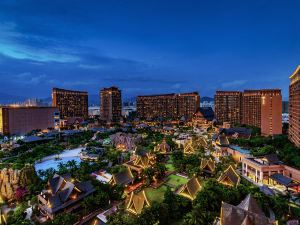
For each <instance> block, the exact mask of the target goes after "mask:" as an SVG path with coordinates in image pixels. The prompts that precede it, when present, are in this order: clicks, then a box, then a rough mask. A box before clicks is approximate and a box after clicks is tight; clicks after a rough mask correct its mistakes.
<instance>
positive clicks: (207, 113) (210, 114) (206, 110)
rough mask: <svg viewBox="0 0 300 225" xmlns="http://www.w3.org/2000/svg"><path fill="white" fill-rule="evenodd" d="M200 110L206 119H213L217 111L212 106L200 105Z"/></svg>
mask: <svg viewBox="0 0 300 225" xmlns="http://www.w3.org/2000/svg"><path fill="white" fill-rule="evenodd" d="M198 110H199V112H201V114H202V115H203V116H204V118H205V119H207V120H209V121H212V120H213V119H214V118H215V113H214V111H213V109H212V108H211V107H200V108H198Z"/></svg>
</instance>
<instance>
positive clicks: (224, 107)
mask: <svg viewBox="0 0 300 225" xmlns="http://www.w3.org/2000/svg"><path fill="white" fill-rule="evenodd" d="M242 98H243V94H242V92H240V91H217V92H216V95H215V115H216V118H218V120H219V121H221V122H230V123H232V124H240V123H241V121H242Z"/></svg>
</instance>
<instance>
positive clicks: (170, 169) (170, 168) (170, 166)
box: [166, 163, 175, 172]
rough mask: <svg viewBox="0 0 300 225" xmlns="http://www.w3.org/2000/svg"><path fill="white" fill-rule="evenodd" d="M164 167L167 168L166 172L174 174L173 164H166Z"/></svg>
mask: <svg viewBox="0 0 300 225" xmlns="http://www.w3.org/2000/svg"><path fill="white" fill-rule="evenodd" d="M166 167H167V171H168V172H174V171H175V167H174V166H173V164H170V163H168V164H166Z"/></svg>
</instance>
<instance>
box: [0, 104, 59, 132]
mask: <svg viewBox="0 0 300 225" xmlns="http://www.w3.org/2000/svg"><path fill="white" fill-rule="evenodd" d="M58 125H59V111H58V109H57V108H55V107H35V106H2V107H0V133H2V134H4V135H23V134H26V133H28V132H30V131H32V130H45V129H48V128H58Z"/></svg>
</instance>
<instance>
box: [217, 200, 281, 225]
mask: <svg viewBox="0 0 300 225" xmlns="http://www.w3.org/2000/svg"><path fill="white" fill-rule="evenodd" d="M262 224H263V225H276V224H277V222H276V221H275V220H272V219H270V218H268V217H266V216H265V214H264V213H263V211H262V210H261V208H260V207H259V206H258V204H257V202H256V200H255V199H254V198H253V197H252V196H251V195H250V194H249V195H247V197H246V198H245V199H244V200H243V201H242V202H241V203H240V204H239V205H237V206H234V205H231V204H228V203H226V202H222V207H221V215H220V221H219V223H218V225H262Z"/></svg>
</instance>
